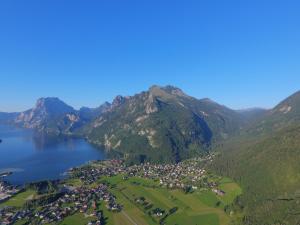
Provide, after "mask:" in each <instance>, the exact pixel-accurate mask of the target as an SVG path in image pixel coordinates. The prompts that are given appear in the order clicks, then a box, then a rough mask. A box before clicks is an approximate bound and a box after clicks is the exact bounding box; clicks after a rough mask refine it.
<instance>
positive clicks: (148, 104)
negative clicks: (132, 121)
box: [145, 93, 158, 114]
mask: <svg viewBox="0 0 300 225" xmlns="http://www.w3.org/2000/svg"><path fill="white" fill-rule="evenodd" d="M155 103H156V102H155V98H154V97H153V94H152V93H150V94H149V97H148V99H147V100H146V101H145V112H146V114H151V113H156V112H157V111H158V107H157V105H156V104H155Z"/></svg>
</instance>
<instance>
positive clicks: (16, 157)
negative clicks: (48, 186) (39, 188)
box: [0, 126, 105, 185]
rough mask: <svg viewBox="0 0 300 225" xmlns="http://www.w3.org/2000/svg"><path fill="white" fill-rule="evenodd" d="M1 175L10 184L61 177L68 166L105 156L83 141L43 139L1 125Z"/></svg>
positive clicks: (31, 132)
mask: <svg viewBox="0 0 300 225" xmlns="http://www.w3.org/2000/svg"><path fill="white" fill-rule="evenodd" d="M0 139H2V143H0V172H5V171H7V170H8V171H13V174H12V175H10V176H8V177H7V178H5V179H6V180H8V181H9V182H11V183H13V184H18V185H20V184H24V183H27V182H31V181H38V180H45V179H57V178H62V177H63V173H64V172H65V171H66V170H67V169H69V168H70V167H74V166H78V165H81V164H83V163H85V162H87V161H90V160H96V159H105V153H104V151H102V150H99V149H97V148H95V147H93V146H92V145H90V144H89V143H87V142H86V141H85V140H82V139H67V138H57V137H46V136H45V135H41V134H37V133H35V132H33V131H31V130H27V129H18V128H14V127H9V126H0Z"/></svg>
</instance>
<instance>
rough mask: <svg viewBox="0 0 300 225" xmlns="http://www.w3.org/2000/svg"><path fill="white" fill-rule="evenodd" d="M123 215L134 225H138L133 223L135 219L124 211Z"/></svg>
mask: <svg viewBox="0 0 300 225" xmlns="http://www.w3.org/2000/svg"><path fill="white" fill-rule="evenodd" d="M122 214H123V215H124V216H125V217H126V218H127V219H128V220H129V221H130V222H131V223H132V224H133V225H138V224H137V223H136V222H134V221H133V219H131V218H130V216H128V214H127V213H126V212H124V211H122Z"/></svg>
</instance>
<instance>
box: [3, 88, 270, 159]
mask: <svg viewBox="0 0 300 225" xmlns="http://www.w3.org/2000/svg"><path fill="white" fill-rule="evenodd" d="M264 112H265V110H262V109H259V110H258V109H250V110H243V111H235V110H232V109H229V108H227V107H225V106H223V105H220V104H218V103H216V102H214V101H212V100H210V99H207V98H205V99H196V98H194V97H191V96H188V95H187V94H185V93H184V92H183V91H182V90H180V89H179V88H176V87H173V86H166V87H160V86H152V87H150V88H149V90H147V91H144V92H141V93H139V94H136V95H134V96H127V97H123V96H117V97H116V98H115V99H114V100H113V102H112V103H108V102H105V103H104V104H102V105H100V106H99V107H98V108H94V109H91V108H87V107H83V108H81V109H79V110H75V109H74V108H73V107H71V106H69V105H67V104H66V103H64V102H63V101H61V100H60V99H58V98H40V99H38V100H37V103H36V105H35V107H33V108H32V109H29V110H27V111H24V112H21V113H12V114H9V113H1V114H0V121H2V122H3V121H6V122H9V123H12V124H15V125H17V126H20V127H25V128H32V129H36V130H38V131H41V132H46V133H52V134H56V135H71V136H81V137H84V138H87V139H88V140H89V141H90V142H91V143H93V144H95V145H98V146H101V147H103V148H105V149H107V150H108V151H113V152H116V153H118V154H121V155H123V156H124V157H126V158H127V159H128V161H144V160H147V161H168V162H178V161H181V160H182V159H185V158H188V157H191V156H193V155H196V154H205V153H207V152H208V151H209V150H210V149H211V147H212V146H213V145H215V144H217V143H219V142H220V141H223V140H226V139H228V138H229V137H230V136H232V135H233V134H234V133H237V132H239V131H240V130H241V129H242V128H243V127H245V126H246V125H247V124H248V123H249V122H250V121H252V120H253V119H254V118H256V117H257V116H258V115H261V114H262V113H264Z"/></svg>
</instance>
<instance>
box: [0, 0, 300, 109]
mask: <svg viewBox="0 0 300 225" xmlns="http://www.w3.org/2000/svg"><path fill="white" fill-rule="evenodd" d="M298 2H299V1H298ZM299 7H300V3H297V1H288V0H285V1H276V0H273V1H264V0H259V1H256V0H252V1H240V0H239V1H230V0H228V1H223V0H220V1H214V0H210V1H204V0H203V1H201V0H197V1H189V0H182V1H177V0H151V1H149V0H136V1H133V0H126V1H124V0H101V1H99V0H97V1H96V0H90V1H84V0H82V1H76V0H72V1H66V0H43V1H40V0H36V1H31V0H26V1H17V0H4V1H1V2H0V78H1V83H0V84H1V88H0V91H1V93H0V111H21V110H25V109H27V108H30V107H31V106H32V105H33V104H34V103H35V101H36V99H37V98H39V97H45V96H57V97H59V98H61V99H63V100H64V101H65V102H67V103H68V104H70V105H72V106H74V107H76V108H78V107H80V106H83V105H84V106H91V107H94V106H97V105H100V104H101V103H102V102H104V101H111V100H112V99H113V97H114V96H115V95H117V94H122V95H133V94H135V93H136V92H140V91H142V90H146V89H148V88H149V86H151V85H152V84H158V85H166V84H172V85H174V86H178V87H180V88H181V89H183V90H184V91H185V92H186V93H188V94H190V95H193V96H195V97H197V98H203V97H209V98H211V99H213V100H215V101H217V102H219V103H221V104H225V105H227V106H229V107H232V108H235V109H237V108H247V107H253V106H260V107H267V108H269V107H272V106H274V105H275V104H276V103H278V102H279V101H280V100H282V99H283V98H285V97H287V96H288V95H290V94H292V93H293V92H295V91H297V90H299V89H300V88H299V85H300V64H299V62H300V29H299V27H300V14H299Z"/></svg>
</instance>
